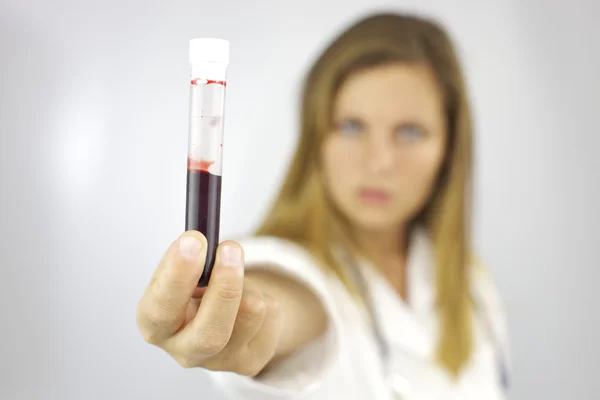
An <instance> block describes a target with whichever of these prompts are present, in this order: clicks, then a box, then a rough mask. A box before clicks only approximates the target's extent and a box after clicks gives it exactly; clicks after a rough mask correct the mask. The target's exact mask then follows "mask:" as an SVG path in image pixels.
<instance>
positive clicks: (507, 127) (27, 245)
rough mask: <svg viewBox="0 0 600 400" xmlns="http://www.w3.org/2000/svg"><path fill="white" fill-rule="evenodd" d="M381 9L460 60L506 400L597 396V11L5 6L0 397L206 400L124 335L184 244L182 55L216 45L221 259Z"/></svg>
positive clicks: (229, 1)
mask: <svg viewBox="0 0 600 400" xmlns="http://www.w3.org/2000/svg"><path fill="white" fill-rule="evenodd" d="M383 9H384V10H397V11H418V12H421V13H425V14H427V15H430V16H433V17H436V18H438V19H440V20H441V21H442V22H443V23H445V24H446V26H447V27H448V28H449V30H450V32H451V33H452V34H453V36H454V38H455V40H456V41H457V43H458V47H459V49H460V53H461V56H462V59H463V63H464V66H465V69H466V72H467V78H468V84H469V89H470V93H471V97H472V100H473V106H474V112H475V126H476V134H477V136H476V152H477V156H476V161H477V165H476V168H477V169H476V182H475V183H476V185H475V186H476V190H475V195H476V205H475V221H474V224H475V226H474V229H475V239H476V245H477V250H478V251H479V253H480V254H481V255H482V256H483V257H484V259H485V260H486V262H487V264H488V265H489V267H490V268H491V269H492V271H493V273H494V275H495V277H496V279H497V282H498V286H499V287H500V290H501V294H502V296H503V298H504V300H505V302H506V307H507V310H508V316H509V320H510V324H511V327H510V329H511V341H512V351H513V364H514V375H513V381H512V383H513V386H512V390H511V395H510V398H512V399H531V398H536V399H537V398H540V399H541V398H543V399H547V400H550V399H591V398H595V397H596V396H597V393H598V392H599V391H600V379H598V377H597V375H598V371H599V369H598V366H599V365H600V343H599V342H598V338H599V337H600V321H599V319H600V318H599V313H598V311H597V309H596V305H597V304H598V300H597V290H598V289H597V288H598V283H597V282H598V281H599V279H600V269H599V268H598V265H599V263H598V258H597V255H598V246H599V245H600V240H599V238H600V234H599V233H598V227H599V226H600V212H599V211H598V206H599V205H600V188H599V185H598V177H599V176H600V162H599V157H598V148H600V132H599V129H598V121H597V119H598V106H600V101H599V100H598V93H600V79H599V78H598V76H597V74H598V71H600V39H599V38H600V27H599V25H598V24H597V20H598V17H600V3H598V2H596V1H594V0H588V1H586V0H571V1H569V2H559V1H541V0H526V1H523V0H502V1H500V0H497V1H475V0H472V1H467V0H455V1H452V2H450V1H444V0H418V1H417V0H413V1H400V0H398V1H394V2H378V1H374V0H370V1H366V0H335V1H334V0H328V1H321V0H303V1H275V0H272V1H254V2H251V1H242V0H221V1H214V2H207V1H198V0H196V1H191V0H181V1H173V2H166V1H141V0H139V1H136V0H119V1H116V0H104V1H100V2H92V1H75V0H55V1H52V2H49V1H42V0H33V1H17V0H1V1H0V266H1V268H2V275H3V278H2V279H1V281H0V300H1V301H0V312H1V313H0V316H1V317H0V321H1V322H0V339H1V340H0V358H1V362H0V368H1V370H0V398H2V399H6V400H21V399H27V400H30V399H62V400H71V399H86V400H87V399H90V400H94V399H133V398H144V399H165V398H170V399H177V398H181V399H183V398H190V399H191V398H203V399H212V398H218V397H217V395H216V394H214V393H213V392H212V387H211V385H210V383H209V382H207V381H205V380H204V379H203V377H202V376H201V374H199V373H198V371H196V370H184V369H182V368H180V367H179V366H178V365H177V364H176V363H175V361H173V360H171V358H170V357H169V356H167V355H166V354H165V353H163V352H162V351H161V350H158V349H156V348H153V347H151V346H149V345H147V344H146V343H145V342H144V341H143V340H142V338H141V336H140V334H139V333H138V330H137V327H136V323H135V308H136V305H137V301H138V300H139V298H140V296H141V294H142V291H143V290H144V288H145V286H146V285H147V283H148V282H149V279H150V276H151V273H152V271H153V270H154V268H155V266H156V264H157V262H158V261H159V258H160V257H161V255H162V253H163V252H164V250H165V249H166V247H167V246H168V244H169V243H170V242H171V241H172V240H173V239H175V238H176V237H177V236H178V235H179V234H180V233H181V232H182V230H183V227H184V209H185V172H186V171H185V165H186V152H187V125H188V121H187V116H188V83H189V81H188V64H187V61H188V58H187V57H188V41H189V39H191V38H193V37H202V36H211V37H222V38H225V39H228V40H230V42H231V66H230V69H229V82H228V93H227V116H226V124H225V130H226V131H225V135H226V140H225V144H224V146H225V147H224V148H225V151H224V175H223V176H224V180H223V196H222V198H223V204H222V219H221V221H222V225H221V227H222V236H221V237H222V238H235V237H239V236H241V235H245V234H248V233H249V232H250V231H251V230H252V229H254V228H255V226H256V224H257V223H258V222H259V221H260V220H261V218H262V217H263V215H264V213H265V212H266V209H267V207H268V206H269V204H270V201H271V199H272V197H273V196H274V194H275V192H276V191H277V189H278V186H279V183H280V181H281V179H282V178H283V174H284V173H285V168H286V167H287V165H288V161H289V157H290V154H291V152H292V150H293V148H294V145H295V143H296V138H297V130H296V125H297V121H298V116H297V106H298V101H297V100H298V98H299V95H298V89H299V85H300V81H301V78H302V75H303V73H304V72H305V71H306V68H307V67H308V66H309V65H310V63H311V62H312V61H313V60H314V58H315V57H316V55H317V53H318V52H319V51H320V50H321V49H322V48H323V47H324V46H325V45H326V44H327V43H328V41H329V40H330V39H331V38H332V36H333V35H335V34H337V33H338V32H339V31H340V30H341V29H343V28H344V27H345V26H346V25H347V24H348V23H350V22H351V21H353V20H354V19H355V18H357V17H360V16H362V15H364V14H365V13H367V12H370V11H374V10H383ZM198 396H200V397H198Z"/></svg>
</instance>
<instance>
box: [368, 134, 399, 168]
mask: <svg viewBox="0 0 600 400" xmlns="http://www.w3.org/2000/svg"><path fill="white" fill-rule="evenodd" d="M388 136H389V135H387V134H385V133H384V132H372V133H371V134H370V135H368V138H367V140H366V151H365V157H366V160H365V161H366V162H365V164H366V167H367V170H368V171H369V172H370V173H372V174H385V173H387V172H388V171H389V170H390V169H391V168H392V166H393V165H394V146H393V144H392V143H391V142H390V140H389V138H388Z"/></svg>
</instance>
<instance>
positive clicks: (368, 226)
mask: <svg viewBox="0 0 600 400" xmlns="http://www.w3.org/2000/svg"><path fill="white" fill-rule="evenodd" d="M350 220H351V221H352V225H354V226H355V227H356V228H358V229H360V230H363V231H389V230H392V229H396V228H398V227H399V226H402V225H403V224H404V222H405V219H404V218H401V217H395V216H393V215H392V216H391V215H390V213H389V211H388V212H385V211H384V210H367V209H363V211H361V213H360V214H355V215H352V216H350Z"/></svg>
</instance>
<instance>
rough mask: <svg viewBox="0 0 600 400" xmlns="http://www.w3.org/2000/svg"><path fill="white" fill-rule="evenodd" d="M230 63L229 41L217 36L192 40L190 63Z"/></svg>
mask: <svg viewBox="0 0 600 400" xmlns="http://www.w3.org/2000/svg"><path fill="white" fill-rule="evenodd" d="M207 62H210V63H219V64H226V65H228V64H229V41H227V40H225V39H215V38H196V39H192V40H190V64H192V65H194V64H198V63H207Z"/></svg>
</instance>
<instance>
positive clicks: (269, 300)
mask: <svg viewBox="0 0 600 400" xmlns="http://www.w3.org/2000/svg"><path fill="white" fill-rule="evenodd" d="M265 303H266V306H267V310H268V313H269V315H270V316H273V317H277V316H279V315H280V314H281V304H280V303H279V301H277V300H276V299H275V298H274V297H272V296H269V295H265Z"/></svg>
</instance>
